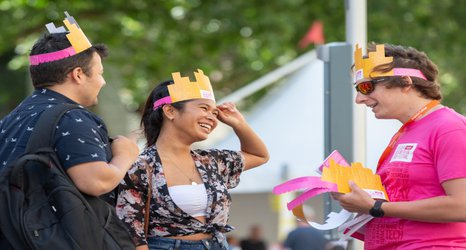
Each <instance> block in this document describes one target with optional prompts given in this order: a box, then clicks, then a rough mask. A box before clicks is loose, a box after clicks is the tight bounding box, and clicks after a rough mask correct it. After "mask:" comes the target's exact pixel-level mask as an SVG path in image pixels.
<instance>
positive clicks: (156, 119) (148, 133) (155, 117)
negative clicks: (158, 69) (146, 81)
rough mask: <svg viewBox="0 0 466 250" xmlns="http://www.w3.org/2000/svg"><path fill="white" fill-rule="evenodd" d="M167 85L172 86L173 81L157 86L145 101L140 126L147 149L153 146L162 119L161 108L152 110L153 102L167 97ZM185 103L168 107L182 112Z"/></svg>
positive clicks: (160, 127) (177, 103)
mask: <svg viewBox="0 0 466 250" xmlns="http://www.w3.org/2000/svg"><path fill="white" fill-rule="evenodd" d="M169 84H173V81H172V80H169V81H165V82H162V83H160V84H159V85H157V86H156V87H155V88H154V89H153V90H152V92H151V93H150V94H149V97H148V98H147V100H146V104H145V105H144V110H143V112H142V118H141V124H140V125H141V127H142V129H143V131H144V136H145V137H146V140H147V143H146V146H147V147H150V146H152V145H154V144H155V142H156V141H157V138H158V137H159V134H160V130H161V129H162V124H163V119H164V116H163V110H162V106H161V107H159V108H157V109H156V110H154V102H155V101H157V100H159V99H162V98H164V97H166V96H169V93H168V88H167V86H168V85H169ZM186 102H187V101H181V102H176V103H171V104H170V105H172V106H173V107H174V108H175V109H177V110H183V108H184V105H185V103H186Z"/></svg>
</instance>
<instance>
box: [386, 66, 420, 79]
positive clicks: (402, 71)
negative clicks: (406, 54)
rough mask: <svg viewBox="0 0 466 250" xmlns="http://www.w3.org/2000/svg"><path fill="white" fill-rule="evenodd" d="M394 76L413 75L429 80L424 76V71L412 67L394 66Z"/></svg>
mask: <svg viewBox="0 0 466 250" xmlns="http://www.w3.org/2000/svg"><path fill="white" fill-rule="evenodd" d="M393 75H394V76H412V77H418V78H421V79H424V80H426V81H427V78H426V77H425V76H424V74H423V73H422V71H420V70H418V69H410V68H394V69H393Z"/></svg>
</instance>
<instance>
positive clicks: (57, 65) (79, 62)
mask: <svg viewBox="0 0 466 250" xmlns="http://www.w3.org/2000/svg"><path fill="white" fill-rule="evenodd" d="M66 34H67V33H55V34H45V35H43V36H42V37H41V38H39V40H37V42H36V43H35V44H34V46H32V49H31V54H30V55H31V56H32V55H39V54H44V53H50V52H55V51H59V50H62V49H66V48H68V47H70V46H71V44H70V42H69V41H68V38H67V37H66ZM94 53H97V54H99V56H100V57H101V58H104V57H106V56H107V54H108V52H107V47H105V45H102V44H98V45H94V46H92V47H90V48H88V49H86V50H84V51H82V52H80V53H78V54H76V55H74V56H70V57H67V58H64V59H61V60H58V61H53V62H46V63H41V64H39V65H30V66H29V73H30V75H31V80H32V85H33V86H34V88H36V89H37V88H42V87H47V86H53V85H56V84H60V83H62V82H64V81H65V78H66V75H67V74H68V73H70V72H71V71H72V70H73V69H75V68H78V67H80V68H82V70H83V72H84V74H86V75H89V74H90V72H89V71H90V65H89V63H90V61H91V59H92V56H93V54H94Z"/></svg>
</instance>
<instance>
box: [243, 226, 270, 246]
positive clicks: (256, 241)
mask: <svg viewBox="0 0 466 250" xmlns="http://www.w3.org/2000/svg"><path fill="white" fill-rule="evenodd" d="M240 245H241V249H242V250H265V249H267V244H266V242H265V240H264V239H263V235H262V228H261V226H260V225H258V224H255V225H252V226H251V227H250V229H249V236H248V237H247V238H246V239H244V240H242V241H241V243H240Z"/></svg>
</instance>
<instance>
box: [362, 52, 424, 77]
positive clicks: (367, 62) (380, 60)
mask: <svg viewBox="0 0 466 250" xmlns="http://www.w3.org/2000/svg"><path fill="white" fill-rule="evenodd" d="M391 62H393V57H391V56H388V57H387V56H385V45H383V44H378V45H376V46H375V51H372V52H369V53H368V55H367V58H364V57H363V54H362V49H361V48H360V47H359V44H356V49H355V50H354V72H353V78H354V79H353V80H354V83H356V82H357V81H359V80H361V79H363V78H366V79H368V78H374V77H382V76H412V77H418V78H422V79H424V80H427V79H426V77H425V76H424V74H423V73H422V72H421V71H420V70H419V69H411V68H393V69H391V70H390V71H388V72H378V71H374V68H375V67H377V66H379V65H383V64H387V63H391Z"/></svg>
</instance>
